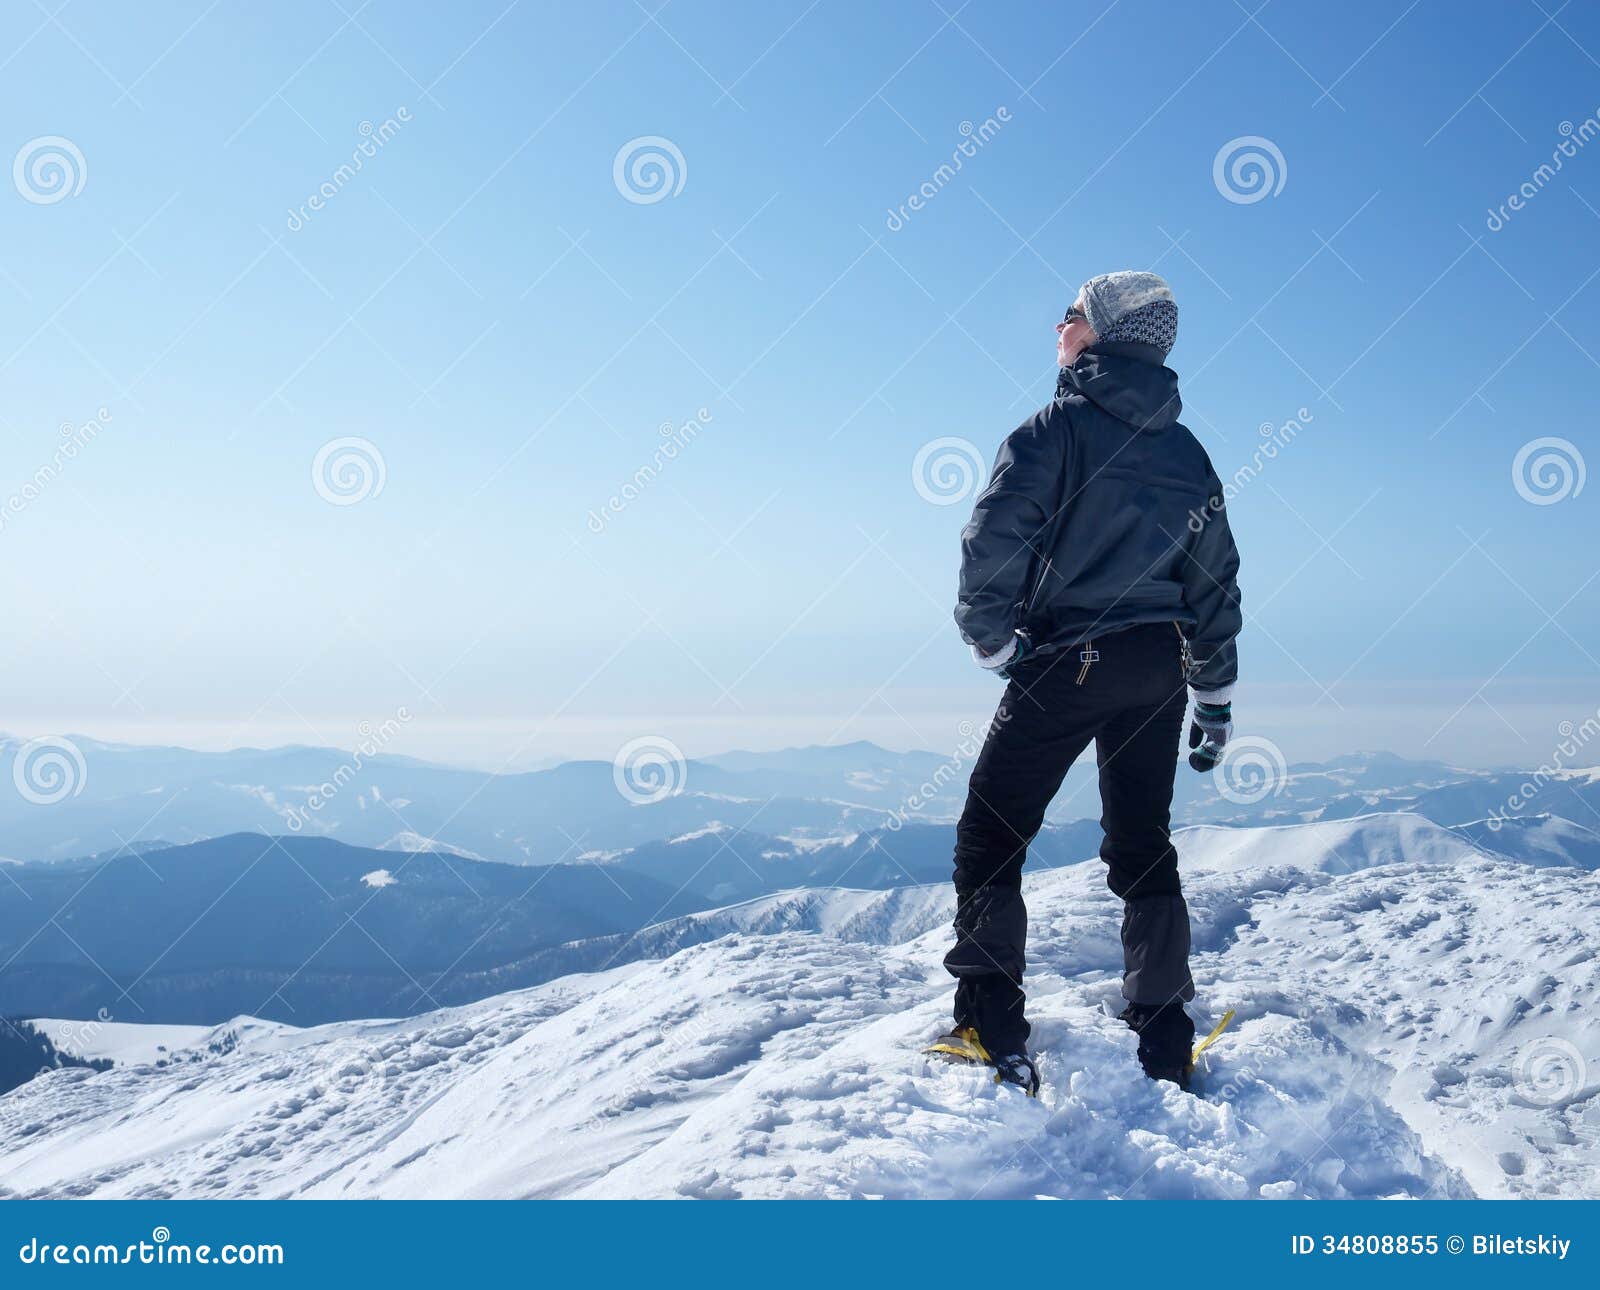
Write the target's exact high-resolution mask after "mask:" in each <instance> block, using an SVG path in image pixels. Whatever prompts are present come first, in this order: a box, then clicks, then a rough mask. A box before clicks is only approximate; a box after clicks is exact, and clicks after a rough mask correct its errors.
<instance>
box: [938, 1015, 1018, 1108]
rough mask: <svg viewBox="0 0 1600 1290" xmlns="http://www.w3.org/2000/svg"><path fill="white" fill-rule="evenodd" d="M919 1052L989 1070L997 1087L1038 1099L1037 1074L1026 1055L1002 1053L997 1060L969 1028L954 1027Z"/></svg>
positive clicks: (973, 1030) (972, 1029) (976, 1033)
mask: <svg viewBox="0 0 1600 1290" xmlns="http://www.w3.org/2000/svg"><path fill="white" fill-rule="evenodd" d="M922 1051H923V1052H924V1053H926V1054H927V1055H928V1056H930V1057H940V1058H943V1059H944V1060H945V1061H947V1062H960V1063H963V1064H965V1065H968V1066H989V1067H992V1068H993V1069H994V1082H995V1083H996V1084H1015V1085H1016V1086H1017V1087H1018V1088H1020V1089H1021V1090H1022V1091H1023V1092H1024V1093H1026V1094H1027V1095H1028V1096H1029V1097H1038V1096H1039V1070H1038V1068H1037V1067H1036V1066H1034V1064H1033V1059H1032V1058H1031V1057H1029V1056H1028V1054H1027V1053H1002V1054H1000V1055H998V1056H997V1055H995V1054H993V1053H991V1052H990V1051H989V1050H988V1049H987V1048H985V1047H984V1046H983V1041H982V1040H981V1039H979V1038H978V1032H977V1031H976V1030H975V1029H974V1028H973V1027H971V1026H957V1027H956V1028H955V1029H954V1030H952V1031H951V1032H950V1033H949V1034H947V1035H941V1036H939V1038H938V1039H936V1040H934V1041H933V1043H931V1044H929V1045H928V1046H927V1047H926V1048H924V1049H923V1050H922Z"/></svg>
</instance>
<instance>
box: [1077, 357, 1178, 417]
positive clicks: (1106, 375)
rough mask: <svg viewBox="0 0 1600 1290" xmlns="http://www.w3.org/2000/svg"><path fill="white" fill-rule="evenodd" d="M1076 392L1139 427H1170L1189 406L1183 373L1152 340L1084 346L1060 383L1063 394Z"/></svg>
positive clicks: (1102, 408)
mask: <svg viewBox="0 0 1600 1290" xmlns="http://www.w3.org/2000/svg"><path fill="white" fill-rule="evenodd" d="M1152 355H1153V356H1154V357H1152ZM1071 393H1077V394H1081V395H1083V397H1084V398H1086V399H1088V400H1089V401H1090V402H1091V403H1093V404H1094V405H1095V406H1096V407H1098V408H1100V409H1101V410H1102V411H1104V412H1106V413H1108V414H1109V415H1110V416H1113V417H1115V418H1116V419H1117V420H1118V421H1123V422H1126V423H1127V424H1128V425H1130V426H1132V427H1133V428H1134V429H1135V430H1165V429H1166V428H1167V427H1168V426H1170V425H1172V424H1174V423H1175V422H1176V421H1177V419H1178V415H1179V414H1180V413H1181V412H1182V411H1183V401H1182V400H1181V399H1180V398H1179V397H1178V374H1177V373H1176V372H1174V371H1173V370H1172V369H1171V368H1170V367H1167V366H1165V365H1164V364H1162V363H1161V361H1160V351H1159V350H1157V349H1155V348H1154V347H1153V346H1150V345H1138V344H1118V343H1106V342H1101V343H1100V344H1098V345H1095V346H1093V347H1092V348H1090V349H1086V350H1084V351H1083V353H1081V354H1079V355H1078V359H1077V361H1076V362H1075V363H1073V365H1072V366H1071V367H1063V368H1062V369H1061V375H1060V378H1059V379H1058V381H1057V383H1056V397H1057V398H1060V397H1061V396H1062V395H1063V394H1071Z"/></svg>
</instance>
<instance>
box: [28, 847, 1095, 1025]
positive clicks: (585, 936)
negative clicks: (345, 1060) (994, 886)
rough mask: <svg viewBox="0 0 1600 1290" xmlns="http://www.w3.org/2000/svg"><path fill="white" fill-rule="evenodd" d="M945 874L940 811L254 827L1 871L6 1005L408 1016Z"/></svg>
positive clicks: (56, 1009) (119, 1013)
mask: <svg viewBox="0 0 1600 1290" xmlns="http://www.w3.org/2000/svg"><path fill="white" fill-rule="evenodd" d="M1098 840H1099V838H1098V828H1095V829H1094V830H1093V836H1092V837H1091V830H1090V828H1089V827H1088V826H1085V825H1078V826H1073V827H1070V828H1066V829H1056V828H1047V829H1046V830H1045V831H1044V832H1043V833H1042V834H1041V835H1040V837H1039V839H1038V841H1037V843H1036V846H1035V850H1034V857H1033V859H1034V863H1035V864H1036V865H1037V866H1039V867H1055V866H1057V865H1060V864H1066V863H1072V862H1074V861H1080V860H1084V859H1086V858H1089V857H1092V856H1093V855H1094V852H1095V848H1096V846H1097V845H1098ZM950 869H951V835H950V828H949V826H948V825H911V826H907V827H906V828H904V829H901V830H897V831H893V832H887V831H885V832H878V833H867V834H860V835H851V836H847V837H845V838H841V839H836V840H833V841H829V842H826V843H821V844H817V845H814V846H796V845H795V844H793V843H787V842H783V841H782V840H779V839H775V838H770V837H766V836H765V835H761V834H753V833H737V832H726V831H722V830H710V831H702V832H698V833H695V834H692V835H689V836H687V837H683V838H680V839H678V840H676V841H670V842H660V843H651V844H648V845H647V846H645V847H642V848H639V849H638V850H637V851H631V852H626V853H624V855H623V856H622V857H621V858H619V859H613V860H610V861H607V862H605V863H585V864H561V865H545V866H527V865H505V864H497V863H494V862H492V861H479V860H463V859H461V858H459V857H456V856H451V855H447V854H442V853H438V852H415V853H412V854H409V855H399V854H395V853H392V852H384V851H377V850H372V849H367V848H359V847H349V846H345V845H344V844H343V843H340V842H335V841H333V840H332V839H329V838H304V837H301V838H295V837H278V838H269V837H263V836H261V835H259V834H252V833H244V834H233V835H230V836H227V837H222V838H213V839H209V840H207V841H205V842H197V843H191V844H190V845H188V846H183V847H173V848H168V849H165V850H144V851H142V852H141V853H140V854H113V855H111V856H109V857H103V856H97V857H91V858H88V859H83V860H70V861H58V862H52V863H33V864H23V865H12V866H9V867H8V868H7V870H6V873H7V876H8V878H9V881H8V882H6V883H4V884H3V887H4V889H3V890H0V965H3V966H0V1016H48V1017H81V1018H93V1017H96V1016H107V1017H111V1018H114V1019H116V1020H117V1021H139V1022H162V1023H183V1024H211V1023H214V1022H217V1021H219V1020H222V1019H224V1018H226V1017H231V1016H234V1015H237V1014H240V1013H249V1014H252V1015H255V1016H260V1017H265V1018H269V1019H273V1020H278V1021H287V1022H292V1023H294V1024H296V1025H310V1024H316V1023H318V1022H322V1021H329V1020H335V1019H344V1018H351V1017H371V1016H406V1015H409V1014H412V1013H416V1012H422V1011H425V1010H427V1009H429V1008H435V1007H439V1006H441V1005H443V1004H445V1003H450V1002H464V1001H469V1000H473V999H479V998H483V997H484V996H485V995H488V994H493V993H496V992H498V991H501V990H506V989H511V988H514V987H520V986H526V985H534V984H537V983H539V982H542V981H548V980H550V979H552V978H554V977H557V976H562V975H564V974H566V973H569V972H574V971H580V970H581V971H588V970H594V969H597V968H600V967H605V966H609V965H610V964H612V963H625V962H630V961H632V960H634V959H638V958H642V957H652V956H654V955H656V954H658V953H660V952H661V949H660V947H661V946H662V945H664V944H667V943H670V942H671V941H672V940H673V939H674V937H675V936H678V935H679V933H677V932H672V931H667V932H662V931H661V930H659V929H661V928H662V927H670V925H671V924H672V923H673V922H674V920H677V919H680V918H681V917H682V916H684V915H687V914H692V913H695V912H696V911H700V910H706V909H711V908H715V907H718V906H722V905H726V904H728V903H729V902H730V901H736V900H740V899H746V898H750V897H756V896H766V895H769V894H770V893H773V892H777V891H782V890H785V889H789V888H795V887H801V886H805V887H812V888H826V887H845V886H848V887H851V888H870V889H874V890H881V889H892V888H901V887H918V886H921V885H926V884H936V885H939V887H940V890H941V891H942V890H943V884H944V883H945V882H946V881H947V880H948V878H949V875H950Z"/></svg>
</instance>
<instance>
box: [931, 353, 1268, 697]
mask: <svg viewBox="0 0 1600 1290" xmlns="http://www.w3.org/2000/svg"><path fill="white" fill-rule="evenodd" d="M1160 358H1161V355H1160V351H1159V350H1156V349H1153V348H1151V347H1150V346H1146V345H1132V344H1111V343H1105V342H1102V343H1100V344H1098V345H1095V346H1094V347H1093V348H1091V349H1088V350H1085V351H1084V352H1083V353H1082V354H1081V355H1079V357H1078V360H1077V362H1075V363H1074V364H1073V365H1072V366H1071V367H1066V368H1062V369H1061V377H1060V382H1059V384H1058V386H1057V389H1056V397H1055V400H1054V401H1053V402H1052V403H1050V404H1049V406H1047V407H1044V408H1041V409H1040V410H1039V411H1038V412H1036V413H1035V414H1034V415H1033V416H1032V417H1030V418H1029V419H1028V420H1027V421H1025V422H1023V423H1022V425H1020V426H1018V427H1017V429H1016V430H1014V431H1013V432H1012V433H1011V434H1010V436H1009V437H1008V438H1007V439H1006V441H1005V443H1003V444H1002V445H1001V446H1000V452H999V454H998V455H997V456H996V458H995V463H994V472H993V474H991V475H990V477H989V483H988V486H987V487H986V488H985V489H984V490H983V492H982V493H981V494H979V496H978V500H977V503H976V505H974V507H973V511H972V519H971V521H970V522H969V523H968V524H967V526H966V528H965V529H963V530H962V533H961V554H962V559H961V589H960V597H959V600H958V601H957V604H956V625H957V626H958V627H959V628H960V629H961V634H962V636H963V637H964V638H965V639H966V640H967V642H968V643H969V644H973V645H976V646H977V647H978V648H979V649H980V650H982V651H983V652H984V653H985V654H992V653H994V652H995V651H997V650H999V649H1002V648H1004V647H1005V645H1006V643H1007V642H1008V641H1009V640H1010V639H1011V638H1012V634H1013V633H1014V632H1015V631H1017V630H1019V629H1020V630H1022V631H1024V632H1026V633H1027V636H1028V639H1029V641H1030V643H1031V645H1032V647H1033V649H1034V650H1035V651H1037V652H1040V653H1048V652H1051V651H1054V650H1059V649H1065V648H1068V647H1070V646H1073V645H1077V644H1079V643H1081V642H1083V641H1087V640H1093V639H1094V638H1095V637H1096V636H1105V635H1108V634H1109V633H1111V632H1113V631H1116V630H1117V629H1119V628H1122V627H1131V626H1133V625H1135V624H1138V623H1149V622H1160V621H1162V620H1164V619H1170V620H1172V621H1174V622H1177V623H1180V624H1182V625H1183V628H1184V630H1185V634H1186V635H1187V636H1188V637H1189V638H1190V644H1191V648H1192V651H1193V654H1194V667H1193V669H1192V671H1191V674H1190V682H1191V684H1192V685H1193V686H1194V688H1195V689H1196V690H1202V691H1210V690H1220V689H1223V688H1224V687H1227V686H1231V685H1232V684H1233V683H1234V681H1235V680H1236V679H1237V675H1238V661H1237V654H1236V651H1235V648H1234V637H1236V636H1237V635H1238V634H1239V628H1240V625H1241V622H1242V619H1241V616H1240V611H1239V587H1238V580H1237V579H1238V572H1239V553H1238V549H1237V548H1236V547H1235V546H1234V542H1233V534H1232V533H1231V532H1230V531H1229V528H1228V516H1227V512H1226V510H1225V509H1224V507H1223V495H1222V485H1221V483H1220V482H1219V480H1218V479H1217V475H1216V472H1215V471H1214V470H1213V469H1212V467H1211V461H1210V459H1209V458H1208V457H1207V456H1206V452H1205V449H1203V448H1202V447H1201V446H1200V444H1199V442H1198V441H1197V440H1196V439H1195V437H1194V435H1193V434H1191V433H1190V432H1189V431H1188V430H1187V429H1185V428H1184V427H1183V426H1182V425H1180V424H1178V414H1179V412H1180V411H1181V410H1182V406H1183V405H1182V402H1181V401H1180V400H1179V398H1178V377H1177V374H1176V373H1175V372H1173V371H1172V370H1171V369H1170V368H1168V367H1165V366H1163V365H1162V363H1161V361H1160Z"/></svg>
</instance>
